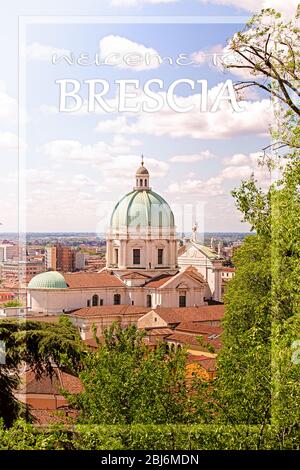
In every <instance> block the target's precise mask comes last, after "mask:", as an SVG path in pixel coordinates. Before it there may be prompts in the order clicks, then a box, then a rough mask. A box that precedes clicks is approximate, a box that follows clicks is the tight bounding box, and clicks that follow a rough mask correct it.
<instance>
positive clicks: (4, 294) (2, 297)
mask: <svg viewBox="0 0 300 470" xmlns="http://www.w3.org/2000/svg"><path fill="white" fill-rule="evenodd" d="M14 298H15V295H14V293H13V292H9V291H5V290H3V291H2V290H0V304H4V303H6V302H9V301H10V300H13V299H14Z"/></svg>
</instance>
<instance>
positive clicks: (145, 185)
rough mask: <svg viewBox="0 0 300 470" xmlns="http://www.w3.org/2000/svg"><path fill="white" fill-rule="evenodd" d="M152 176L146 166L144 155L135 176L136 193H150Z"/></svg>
mask: <svg viewBox="0 0 300 470" xmlns="http://www.w3.org/2000/svg"><path fill="white" fill-rule="evenodd" d="M149 180H150V175H149V171H148V170H147V168H146V167H145V166H144V156H143V155H142V160H141V166H140V167H139V168H138V169H137V171H136V174H135V187H134V188H133V189H134V190H135V191H136V190H137V191H149V190H150V189H151V188H150V187H149Z"/></svg>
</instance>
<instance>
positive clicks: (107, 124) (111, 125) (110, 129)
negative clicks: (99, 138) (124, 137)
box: [95, 116, 127, 134]
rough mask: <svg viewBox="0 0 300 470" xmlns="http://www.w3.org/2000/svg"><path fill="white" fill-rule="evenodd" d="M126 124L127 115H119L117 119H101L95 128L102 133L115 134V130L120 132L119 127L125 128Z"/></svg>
mask: <svg viewBox="0 0 300 470" xmlns="http://www.w3.org/2000/svg"><path fill="white" fill-rule="evenodd" d="M126 126H127V120H126V117H125V116H119V117H117V118H116V119H106V120H105V121H99V122H98V124H97V126H96V129H95V130H96V132H99V133H101V134H113V133H115V132H119V129H123V130H124V129H125V128H126Z"/></svg>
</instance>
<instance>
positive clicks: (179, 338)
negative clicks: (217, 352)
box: [166, 332, 221, 351]
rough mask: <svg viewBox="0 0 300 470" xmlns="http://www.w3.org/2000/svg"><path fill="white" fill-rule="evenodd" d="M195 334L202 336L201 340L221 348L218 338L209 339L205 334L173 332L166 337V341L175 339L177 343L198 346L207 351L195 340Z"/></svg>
mask: <svg viewBox="0 0 300 470" xmlns="http://www.w3.org/2000/svg"><path fill="white" fill-rule="evenodd" d="M197 336H203V341H204V342H206V343H209V344H210V345H211V346H213V347H214V348H215V349H220V348H221V341H220V339H219V338H218V339H209V337H208V335H206V334H199V335H187V334H184V333H179V332H178V333H173V334H172V335H170V336H168V337H167V338H166V341H175V342H177V343H181V344H184V345H187V346H189V345H191V346H199V347H202V348H203V351H207V348H206V347H205V346H202V345H201V344H200V343H199V341H198V340H197Z"/></svg>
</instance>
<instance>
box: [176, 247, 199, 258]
mask: <svg viewBox="0 0 300 470" xmlns="http://www.w3.org/2000/svg"><path fill="white" fill-rule="evenodd" d="M179 258H186V259H204V258H205V256H204V255H203V253H201V251H199V250H197V248H195V247H193V246H191V247H189V248H187V250H186V251H185V252H184V253H182V255H180V256H179Z"/></svg>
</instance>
